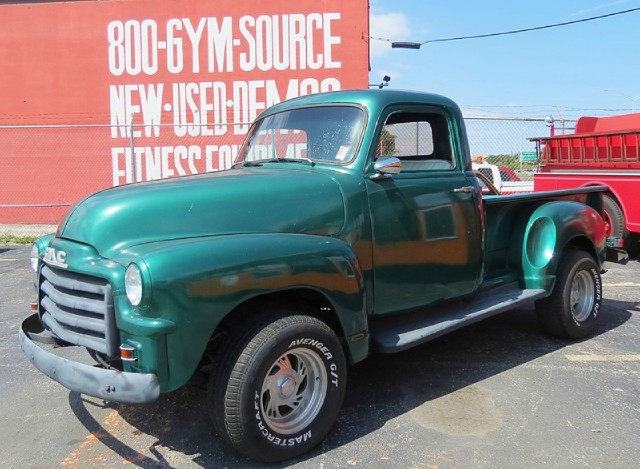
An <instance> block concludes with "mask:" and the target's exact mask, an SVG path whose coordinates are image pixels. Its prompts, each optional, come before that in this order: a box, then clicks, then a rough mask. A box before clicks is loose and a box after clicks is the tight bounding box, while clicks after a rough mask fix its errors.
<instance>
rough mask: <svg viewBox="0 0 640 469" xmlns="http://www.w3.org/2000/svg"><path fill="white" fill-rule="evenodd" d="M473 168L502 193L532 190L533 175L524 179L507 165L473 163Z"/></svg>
mask: <svg viewBox="0 0 640 469" xmlns="http://www.w3.org/2000/svg"><path fill="white" fill-rule="evenodd" d="M473 170H474V171H477V172H479V173H480V174H482V175H483V176H484V177H486V178H487V179H488V180H489V182H491V183H492V184H493V186H494V187H495V188H496V189H497V190H498V192H499V193H500V194H502V195H508V194H519V193H522V192H533V176H531V180H530V181H525V180H523V179H522V177H521V176H519V175H518V173H517V172H516V171H515V170H513V169H512V168H509V167H507V166H498V165H495V164H489V163H473Z"/></svg>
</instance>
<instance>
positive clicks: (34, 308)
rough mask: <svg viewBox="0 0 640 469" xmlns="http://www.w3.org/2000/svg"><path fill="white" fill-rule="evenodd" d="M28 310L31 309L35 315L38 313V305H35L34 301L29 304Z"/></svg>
mask: <svg viewBox="0 0 640 469" xmlns="http://www.w3.org/2000/svg"><path fill="white" fill-rule="evenodd" d="M29 308H30V309H31V312H32V313H37V312H38V303H36V302H35V301H32V302H31V303H29Z"/></svg>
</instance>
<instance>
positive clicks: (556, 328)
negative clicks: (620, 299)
mask: <svg viewBox="0 0 640 469" xmlns="http://www.w3.org/2000/svg"><path fill="white" fill-rule="evenodd" d="M601 302H602V281H601V279H600V272H599V269H598V266H597V264H596V263H595V261H594V260H593V258H592V257H591V256H590V255H589V254H587V253H585V252H583V251H567V252H565V253H564V254H563V255H562V257H561V258H560V262H559V264H558V270H557V273H556V283H555V285H554V288H553V291H552V292H551V295H549V296H548V297H547V298H545V299H543V300H539V301H537V302H536V313H537V315H538V319H539V321H540V324H541V325H542V328H543V329H544V330H545V331H547V332H548V333H550V334H552V335H554V336H556V337H561V338H569V339H581V338H583V337H586V336H587V335H589V334H590V333H592V332H593V330H594V328H595V326H596V318H597V316H598V313H599V311H600V306H601Z"/></svg>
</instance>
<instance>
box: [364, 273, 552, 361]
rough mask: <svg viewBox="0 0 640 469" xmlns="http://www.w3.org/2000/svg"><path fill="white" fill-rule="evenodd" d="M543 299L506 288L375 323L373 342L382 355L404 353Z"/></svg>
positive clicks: (541, 293) (531, 292)
mask: <svg viewBox="0 0 640 469" xmlns="http://www.w3.org/2000/svg"><path fill="white" fill-rule="evenodd" d="M544 296H545V291H544V290H542V289H535V290H534V289H529V290H522V289H520V288H518V286H517V285H515V284H508V285H503V286H500V287H496V288H491V289H489V290H486V291H483V292H482V293H478V294H477V295H476V296H475V297H474V298H472V299H470V300H468V301H464V302H463V301H454V302H452V303H448V304H445V305H442V306H440V307H435V308H433V309H429V310H427V311H421V312H419V313H411V314H407V315H398V316H393V317H389V318H383V319H378V320H377V321H372V324H371V338H372V339H373V343H374V344H375V346H376V348H377V349H378V350H379V351H380V352H382V353H394V352H401V351H402V350H406V349H408V348H411V347H414V346H416V345H420V344H422V343H424V342H428V341H429V340H432V339H435V338H436V337H440V336H441V335H443V334H446V333H447V332H451V331H455V330H456V329H460V328H461V327H463V326H466V325H468V324H472V323H474V322H478V321H481V320H483V319H485V318H488V317H491V316H494V315H496V314H499V313H502V312H504V311H507V310H510V309H513V308H516V307H517V306H519V305H521V304H524V303H526V302H529V301H532V300H537V299H540V298H543V297H544ZM405 316H406V317H405Z"/></svg>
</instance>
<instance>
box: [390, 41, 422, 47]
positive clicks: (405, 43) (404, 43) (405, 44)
mask: <svg viewBox="0 0 640 469" xmlns="http://www.w3.org/2000/svg"><path fill="white" fill-rule="evenodd" d="M422 44H423V43H422V42H413V41H393V42H391V48H392V49H420V46H421V45H422Z"/></svg>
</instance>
